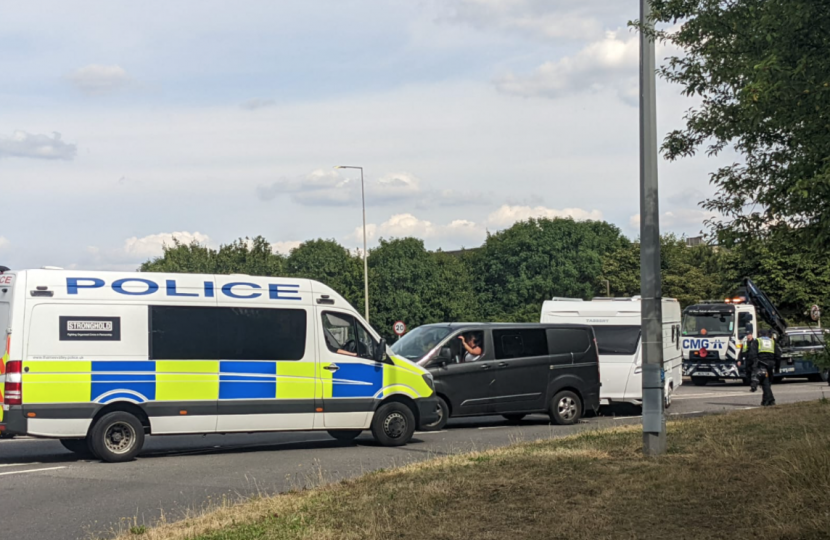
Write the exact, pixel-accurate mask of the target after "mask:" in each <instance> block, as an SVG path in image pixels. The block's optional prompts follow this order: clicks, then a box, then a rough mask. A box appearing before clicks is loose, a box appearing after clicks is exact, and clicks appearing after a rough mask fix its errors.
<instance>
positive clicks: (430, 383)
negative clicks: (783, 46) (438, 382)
mask: <svg viewBox="0 0 830 540" xmlns="http://www.w3.org/2000/svg"><path fill="white" fill-rule="evenodd" d="M423 377H424V382H425V383H427V386H429V389H430V390H432V391H433V392H435V383H434V382H433V380H432V373H424V375H423Z"/></svg>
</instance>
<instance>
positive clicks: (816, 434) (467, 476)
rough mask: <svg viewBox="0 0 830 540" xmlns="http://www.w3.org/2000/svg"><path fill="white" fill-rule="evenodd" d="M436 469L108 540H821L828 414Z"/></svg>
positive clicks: (621, 434)
mask: <svg viewBox="0 0 830 540" xmlns="http://www.w3.org/2000/svg"><path fill="white" fill-rule="evenodd" d="M641 446H642V433H641V428H640V427H639V426H631V427H626V428H617V429H611V430H602V431H593V432H585V433H582V434H579V435H575V436H572V437H568V438H565V439H557V440H549V441H540V442H535V443H526V444H519V445H515V446H512V447H508V448H502V449H498V450H492V451H487V452H481V453H476V454H465V455H458V456H452V457H448V458H442V459H437V460H433V461H429V462H425V463H419V464H415V465H410V466H406V467H402V468H400V469H395V470H392V471H381V472H375V473H370V474H368V475H365V476H363V477H361V478H358V479H355V480H347V481H343V482H340V483H338V484H333V485H329V486H324V487H321V488H318V489H313V490H308V491H302V492H295V493H288V494H284V495H279V496H275V497H265V498H257V499H253V500H250V501H247V502H245V503H242V504H239V505H233V506H227V507H224V508H220V509H218V510H215V511H213V512H210V513H207V514H205V515H202V516H199V517H196V518H192V519H186V520H183V521H180V522H177V523H172V524H165V525H162V526H159V527H155V528H149V529H146V530H141V532H140V533H136V532H133V533H129V532H127V533H126V534H124V535H122V537H120V538H121V540H126V539H128V538H129V539H135V538H142V539H145V538H146V539H149V540H185V539H188V540H193V539H198V540H243V539H244V540H250V539H263V540H264V539H267V540H276V539H315V540H352V539H354V540H357V539H367V540H375V539H377V540H381V539H383V540H387V539H402V540H408V539H413V540H414V539H430V540H461V539H465V540H466V539H484V540H488V539H494V540H496V539H497V540H505V539H513V538H526V539H543V538H544V539H557V538H562V539H583V538H584V539H591V540H598V539H605V538H608V539H611V538H613V539H625V538H638V539H639V538H660V539H662V538H673V539H680V538H695V539H709V538H713V539H714V538H729V539H742V538H779V539H811V538H830V501H828V498H829V497H830V403H828V402H827V401H821V402H808V403H799V404H794V405H784V406H778V407H775V408H772V409H756V410H751V411H741V412H735V413H731V414H726V415H719V416H706V417H702V418H694V419H686V420H680V421H675V422H671V423H670V424H669V452H668V454H667V455H666V456H663V457H660V458H656V459H648V458H644V457H643V456H642V455H641V453H640V449H641Z"/></svg>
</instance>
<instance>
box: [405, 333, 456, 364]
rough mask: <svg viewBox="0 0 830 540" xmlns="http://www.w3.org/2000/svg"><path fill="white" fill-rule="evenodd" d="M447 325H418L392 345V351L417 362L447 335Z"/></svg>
mask: <svg viewBox="0 0 830 540" xmlns="http://www.w3.org/2000/svg"><path fill="white" fill-rule="evenodd" d="M450 332H451V329H450V328H449V327H448V326H419V327H418V328H416V329H415V330H413V331H411V332H409V333H408V334H406V335H405V336H404V337H402V338H401V339H399V340H398V341H396V342H395V343H394V345H392V352H393V353H395V354H396V355H398V356H403V357H404V358H406V359H407V360H412V361H413V362H417V361H418V360H420V359H421V358H423V357H424V356H425V355H426V354H427V353H428V352H429V351H431V350H432V349H434V348H435V346H436V345H438V344H439V343H440V342H441V340H442V339H444V338H445V337H447V336H448V335H449V333H450Z"/></svg>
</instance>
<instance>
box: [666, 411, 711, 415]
mask: <svg viewBox="0 0 830 540" xmlns="http://www.w3.org/2000/svg"><path fill="white" fill-rule="evenodd" d="M702 413H703V411H691V412H673V413H669V416H683V415H684V414H702Z"/></svg>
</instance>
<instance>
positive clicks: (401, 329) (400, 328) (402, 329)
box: [392, 321, 406, 337]
mask: <svg viewBox="0 0 830 540" xmlns="http://www.w3.org/2000/svg"><path fill="white" fill-rule="evenodd" d="M392 330H394V331H395V335H397V336H398V337H401V336H402V335H404V334H406V324H404V322H403V321H396V322H395V324H394V326H392Z"/></svg>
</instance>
